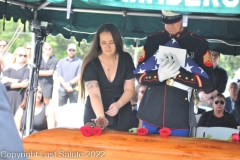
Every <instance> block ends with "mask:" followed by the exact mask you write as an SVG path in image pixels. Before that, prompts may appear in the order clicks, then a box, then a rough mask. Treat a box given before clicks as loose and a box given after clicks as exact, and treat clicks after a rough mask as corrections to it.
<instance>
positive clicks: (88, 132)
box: [80, 126, 93, 137]
mask: <svg viewBox="0 0 240 160" xmlns="http://www.w3.org/2000/svg"><path fill="white" fill-rule="evenodd" d="M80 131H81V132H82V135H83V136H85V137H89V136H91V135H92V134H93V128H92V127H90V126H82V127H81V128H80Z"/></svg>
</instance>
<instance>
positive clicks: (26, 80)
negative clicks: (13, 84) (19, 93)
mask: <svg viewBox="0 0 240 160" xmlns="http://www.w3.org/2000/svg"><path fill="white" fill-rule="evenodd" d="M28 83H29V82H28V79H25V80H23V81H22V82H21V85H22V88H26V87H27V86H28Z"/></svg>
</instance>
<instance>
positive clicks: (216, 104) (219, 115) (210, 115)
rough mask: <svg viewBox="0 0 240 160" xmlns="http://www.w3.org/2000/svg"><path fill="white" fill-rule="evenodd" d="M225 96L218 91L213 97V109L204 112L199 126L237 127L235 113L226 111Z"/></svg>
mask: <svg viewBox="0 0 240 160" xmlns="http://www.w3.org/2000/svg"><path fill="white" fill-rule="evenodd" d="M225 105H226V102H225V97H224V95H223V94H221V93H218V94H217V95H216V96H214V98H213V110H212V111H208V112H204V113H203V114H202V116H201V117H200V119H199V121H198V125H197V126H198V127H228V128H234V129H236V128H237V122H236V120H235V118H234V116H233V115H231V114H229V113H227V112H225V111H224V109H225Z"/></svg>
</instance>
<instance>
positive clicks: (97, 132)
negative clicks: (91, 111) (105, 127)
mask: <svg viewBox="0 0 240 160" xmlns="http://www.w3.org/2000/svg"><path fill="white" fill-rule="evenodd" d="M101 134H102V128H101V127H99V126H96V127H94V128H93V132H92V135H94V136H100V135H101Z"/></svg>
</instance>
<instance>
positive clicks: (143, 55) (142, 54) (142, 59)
mask: <svg viewBox="0 0 240 160" xmlns="http://www.w3.org/2000/svg"><path fill="white" fill-rule="evenodd" d="M145 57H146V52H145V49H144V48H143V49H142V53H141V55H140V57H139V59H138V62H139V63H141V62H143V61H144V60H145Z"/></svg>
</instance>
